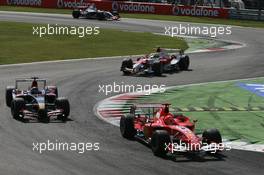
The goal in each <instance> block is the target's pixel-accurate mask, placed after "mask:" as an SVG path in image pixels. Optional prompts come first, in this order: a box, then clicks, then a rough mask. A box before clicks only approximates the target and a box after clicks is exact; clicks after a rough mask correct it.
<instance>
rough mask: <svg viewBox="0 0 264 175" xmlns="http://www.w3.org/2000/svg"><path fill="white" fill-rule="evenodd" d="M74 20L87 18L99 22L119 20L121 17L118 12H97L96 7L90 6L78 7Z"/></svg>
mask: <svg viewBox="0 0 264 175" xmlns="http://www.w3.org/2000/svg"><path fill="white" fill-rule="evenodd" d="M72 16H73V18H80V17H82V18H87V19H98V20H119V19H120V16H119V14H118V13H117V12H109V11H103V10H97V8H96V7H95V5H90V6H78V7H76V8H75V9H74V10H73V12H72Z"/></svg>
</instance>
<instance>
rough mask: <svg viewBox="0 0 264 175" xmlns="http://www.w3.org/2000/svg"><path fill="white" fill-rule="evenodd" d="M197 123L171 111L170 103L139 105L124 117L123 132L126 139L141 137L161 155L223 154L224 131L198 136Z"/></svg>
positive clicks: (122, 119)
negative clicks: (222, 135) (195, 130)
mask: <svg viewBox="0 0 264 175" xmlns="http://www.w3.org/2000/svg"><path fill="white" fill-rule="evenodd" d="M195 122H196V121H194V122H192V121H191V120H190V119H189V118H188V117H186V116H184V115H182V114H173V113H171V112H169V104H137V105H133V106H132V107H131V108H130V114H128V115H126V116H122V117H121V119H120V132H121V134H122V136H123V137H124V138H127V139H134V138H137V139H140V141H143V142H144V143H146V144H148V145H149V146H150V147H151V149H152V151H153V153H154V155H157V156H166V155H167V153H172V154H174V153H177V152H185V153H186V152H187V153H218V152H219V151H222V150H223V149H224V147H223V145H222V137H221V134H220V132H219V131H218V130H217V129H208V130H205V131H204V132H203V134H202V136H198V135H196V134H195V133H194V129H195Z"/></svg>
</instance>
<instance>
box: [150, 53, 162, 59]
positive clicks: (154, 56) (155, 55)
mask: <svg viewBox="0 0 264 175" xmlns="http://www.w3.org/2000/svg"><path fill="white" fill-rule="evenodd" d="M150 58H151V59H158V58H160V54H158V53H156V54H153V55H151V57H150Z"/></svg>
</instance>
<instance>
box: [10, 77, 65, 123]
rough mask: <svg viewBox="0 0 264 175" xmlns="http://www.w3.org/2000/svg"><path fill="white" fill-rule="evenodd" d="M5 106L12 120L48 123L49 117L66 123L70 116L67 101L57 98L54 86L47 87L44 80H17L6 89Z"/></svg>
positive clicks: (34, 78)
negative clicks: (9, 109) (35, 119)
mask: <svg viewBox="0 0 264 175" xmlns="http://www.w3.org/2000/svg"><path fill="white" fill-rule="evenodd" d="M6 105H7V106H8V107H10V108H11V114H12V116H13V118H14V119H24V117H30V118H32V117H33V118H37V119H38V121H40V122H49V121H50V117H57V119H60V120H62V121H66V120H67V118H68V116H69V114H70V104H69V101H68V100H67V99H66V98H64V97H58V89H57V87H56V86H47V85H46V80H45V79H39V78H37V77H33V78H29V79H17V80H16V81H15V86H8V87H7V88H6Z"/></svg>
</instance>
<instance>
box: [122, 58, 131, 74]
mask: <svg viewBox="0 0 264 175" xmlns="http://www.w3.org/2000/svg"><path fill="white" fill-rule="evenodd" d="M127 69H131V70H132V69H133V61H132V59H125V60H123V61H122V65H121V69H120V70H121V71H123V73H124V75H130V74H131V72H130V71H128V70H127Z"/></svg>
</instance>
